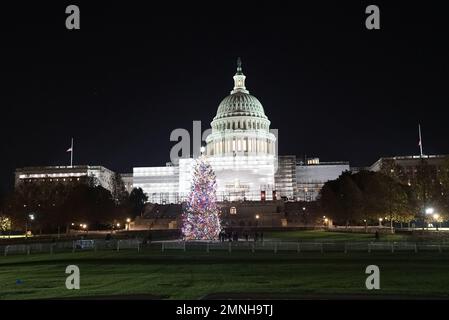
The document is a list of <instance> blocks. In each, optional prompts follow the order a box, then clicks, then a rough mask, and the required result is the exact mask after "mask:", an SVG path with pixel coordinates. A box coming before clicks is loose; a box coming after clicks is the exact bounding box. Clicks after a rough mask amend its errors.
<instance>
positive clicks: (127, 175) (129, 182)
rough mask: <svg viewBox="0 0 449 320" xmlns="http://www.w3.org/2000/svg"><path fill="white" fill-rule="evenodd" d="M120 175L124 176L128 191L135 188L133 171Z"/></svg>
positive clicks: (123, 179)
mask: <svg viewBox="0 0 449 320" xmlns="http://www.w3.org/2000/svg"><path fill="white" fill-rule="evenodd" d="M120 177H121V178H122V181H123V184H124V185H125V189H126V191H127V192H128V193H131V191H132V190H133V188H134V184H133V174H132V173H121V174H120Z"/></svg>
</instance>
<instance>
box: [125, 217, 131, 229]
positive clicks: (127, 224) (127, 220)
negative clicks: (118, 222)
mask: <svg viewBox="0 0 449 320" xmlns="http://www.w3.org/2000/svg"><path fill="white" fill-rule="evenodd" d="M130 222H131V218H127V219H126V230H129V224H130Z"/></svg>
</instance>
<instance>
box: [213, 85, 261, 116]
mask: <svg viewBox="0 0 449 320" xmlns="http://www.w3.org/2000/svg"><path fill="white" fill-rule="evenodd" d="M238 116H250V117H258V118H263V119H267V116H266V115H265V112H264V110H263V106H262V104H261V103H260V101H259V100H257V98H256V97H254V96H252V95H250V94H249V93H245V92H242V91H236V92H234V93H233V94H231V95H229V96H227V97H226V98H224V99H223V101H221V103H220V105H219V106H218V111H217V115H216V116H215V118H214V120H218V119H223V118H229V117H238Z"/></svg>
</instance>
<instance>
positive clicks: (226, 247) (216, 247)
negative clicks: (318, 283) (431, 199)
mask: <svg viewBox="0 0 449 320" xmlns="http://www.w3.org/2000/svg"><path fill="white" fill-rule="evenodd" d="M161 250H162V252H165V251H169V250H178V251H185V252H186V251H206V252H211V251H222V252H223V251H227V252H230V253H231V252H233V251H251V252H253V253H254V252H256V251H258V252H273V253H278V252H289V251H290V252H297V253H301V252H320V253H330V252H344V253H349V252H367V253H371V252H391V253H395V252H414V253H418V252H439V253H442V252H449V244H448V243H411V242H343V243H342V242H277V241H261V242H253V241H238V242H206V241H204V242H202V241H201V242H200V241H187V242H184V241H170V242H161Z"/></svg>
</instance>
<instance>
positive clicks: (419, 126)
mask: <svg viewBox="0 0 449 320" xmlns="http://www.w3.org/2000/svg"><path fill="white" fill-rule="evenodd" d="M418 131H419V153H420V156H421V158H422V156H423V152H422V138H421V124H418Z"/></svg>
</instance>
